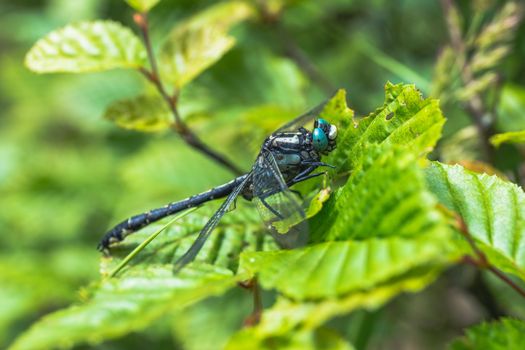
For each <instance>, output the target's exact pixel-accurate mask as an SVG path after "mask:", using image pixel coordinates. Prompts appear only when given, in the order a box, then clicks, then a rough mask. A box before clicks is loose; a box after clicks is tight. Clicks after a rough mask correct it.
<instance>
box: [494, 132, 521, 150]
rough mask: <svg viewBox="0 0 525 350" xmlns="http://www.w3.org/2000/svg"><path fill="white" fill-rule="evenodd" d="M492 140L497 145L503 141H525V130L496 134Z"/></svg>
mask: <svg viewBox="0 0 525 350" xmlns="http://www.w3.org/2000/svg"><path fill="white" fill-rule="evenodd" d="M490 142H491V143H492V144H493V145H494V146H496V147H499V146H500V145H501V144H502V143H524V142H525V131H514V132H506V133H503V134H496V135H494V136H492V137H491V138H490Z"/></svg>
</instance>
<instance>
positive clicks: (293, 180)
mask: <svg viewBox="0 0 525 350" xmlns="http://www.w3.org/2000/svg"><path fill="white" fill-rule="evenodd" d="M324 174H326V173H325V172H322V173H315V174H306V175H303V176H299V175H300V174H299V175H297V176H296V177H294V178H293V179H292V181H290V185H289V186H292V185H295V184H296V183H299V182H303V181H305V180H308V179H312V178H314V177H318V176H321V175H324Z"/></svg>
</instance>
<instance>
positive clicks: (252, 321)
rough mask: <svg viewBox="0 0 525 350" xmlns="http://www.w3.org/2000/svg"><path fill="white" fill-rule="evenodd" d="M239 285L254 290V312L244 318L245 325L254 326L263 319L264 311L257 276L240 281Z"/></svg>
mask: <svg viewBox="0 0 525 350" xmlns="http://www.w3.org/2000/svg"><path fill="white" fill-rule="evenodd" d="M239 286H240V287H242V288H245V289H248V290H250V291H251V292H252V296H253V311H252V313H251V314H250V315H249V316H248V317H247V318H246V319H245V320H244V322H243V323H244V326H246V327H253V326H255V325H256V324H258V323H259V321H260V320H261V315H262V312H263V304H262V298H261V288H260V286H259V283H258V282H257V277H254V278H252V279H250V280H248V281H244V282H239Z"/></svg>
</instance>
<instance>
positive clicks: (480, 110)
mask: <svg viewBox="0 0 525 350" xmlns="http://www.w3.org/2000/svg"><path fill="white" fill-rule="evenodd" d="M441 5H442V7H443V12H444V13H445V18H446V21H447V29H448V32H449V36H450V43H451V45H452V48H453V49H454V51H455V52H456V57H457V61H458V66H459V70H460V75H461V80H462V81H463V84H464V85H465V86H467V85H469V84H470V83H472V82H473V81H474V76H473V74H472V71H471V70H470V67H469V66H468V64H467V52H466V49H465V43H464V41H463V38H462V35H461V29H460V28H459V27H458V26H457V23H455V22H454V20H453V18H452V15H451V13H452V11H453V8H454V4H453V3H452V0H441ZM465 108H466V110H467V112H468V114H469V115H470V118H471V119H472V121H473V122H474V125H475V126H476V129H477V130H478V134H479V137H480V139H481V144H482V147H483V152H484V155H485V158H486V159H487V160H488V161H490V162H492V160H493V151H494V149H493V148H492V145H491V144H490V141H489V139H490V137H491V136H492V133H493V132H492V120H491V119H492V118H489V117H488V114H489V112H488V111H486V108H485V106H484V104H483V100H482V99H481V97H480V96H479V94H477V93H475V94H473V96H472V97H471V98H470V99H469V100H468V101H467V102H466V105H465Z"/></svg>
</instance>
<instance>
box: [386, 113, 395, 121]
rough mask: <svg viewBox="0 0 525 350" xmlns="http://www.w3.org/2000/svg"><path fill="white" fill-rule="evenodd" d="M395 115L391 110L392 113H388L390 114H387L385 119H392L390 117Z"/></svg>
mask: <svg viewBox="0 0 525 350" xmlns="http://www.w3.org/2000/svg"><path fill="white" fill-rule="evenodd" d="M393 117H394V112H390V113H388V115H387V116H386V118H385V119H386V120H390V119H392V118H393Z"/></svg>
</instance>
